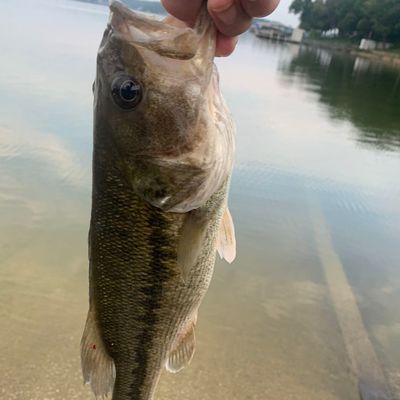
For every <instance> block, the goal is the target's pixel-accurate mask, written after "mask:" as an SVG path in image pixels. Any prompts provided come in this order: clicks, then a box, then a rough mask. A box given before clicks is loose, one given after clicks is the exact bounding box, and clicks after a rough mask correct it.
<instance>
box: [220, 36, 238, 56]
mask: <svg viewBox="0 0 400 400" xmlns="http://www.w3.org/2000/svg"><path fill="white" fill-rule="evenodd" d="M237 42H238V37H237V36H234V37H232V36H225V35H223V34H222V33H219V34H218V35H217V43H216V52H215V55H216V56H217V57H227V56H229V55H231V54H232V53H233V50H235V47H236V44H237Z"/></svg>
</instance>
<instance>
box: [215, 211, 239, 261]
mask: <svg viewBox="0 0 400 400" xmlns="http://www.w3.org/2000/svg"><path fill="white" fill-rule="evenodd" d="M217 251H218V254H219V256H220V257H221V258H225V260H226V261H228V263H232V262H233V260H234V259H235V258H236V238H235V227H234V225H233V220H232V216H231V213H230V212H229V209H228V207H226V209H225V212H224V215H223V217H222V221H221V225H220V228H219V232H218V236H217Z"/></svg>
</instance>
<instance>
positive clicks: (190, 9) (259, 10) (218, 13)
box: [161, 0, 280, 56]
mask: <svg viewBox="0 0 400 400" xmlns="http://www.w3.org/2000/svg"><path fill="white" fill-rule="evenodd" d="M203 1H204V0H161V2H162V4H163V6H164V7H165V9H166V10H167V11H168V12H169V13H170V14H172V15H173V16H174V17H176V18H178V19H180V20H182V21H185V22H186V23H188V24H189V25H193V24H194V22H195V20H196V17H197V14H198V13H199V11H200V7H201V4H202V3H203ZM279 1H280V0H208V2H207V7H208V11H209V13H210V15H211V17H212V19H213V20H214V23H215V25H216V27H217V29H218V36H217V48H216V55H217V56H228V55H230V54H231V53H232V52H233V50H234V49H235V46H236V43H237V39H238V35H240V34H241V33H243V32H245V31H246V30H247V29H248V28H249V27H250V25H251V20H252V18H253V17H265V16H267V15H269V14H271V13H272V11H274V10H275V8H276V7H277V5H278V4H279Z"/></svg>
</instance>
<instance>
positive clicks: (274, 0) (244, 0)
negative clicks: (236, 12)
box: [240, 0, 279, 17]
mask: <svg viewBox="0 0 400 400" xmlns="http://www.w3.org/2000/svg"><path fill="white" fill-rule="evenodd" d="M240 2H241V4H242V7H243V10H244V11H245V12H246V13H247V15H250V17H265V16H267V15H269V14H271V13H272V12H273V11H274V10H275V8H276V7H277V6H278V4H279V0H241V1H240Z"/></svg>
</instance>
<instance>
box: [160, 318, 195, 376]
mask: <svg viewBox="0 0 400 400" xmlns="http://www.w3.org/2000/svg"><path fill="white" fill-rule="evenodd" d="M195 319H196V317H195V318H194V319H193V320H191V321H189V322H188V323H187V325H185V326H184V327H183V329H182V331H181V332H180V334H179V335H178V338H177V340H176V342H175V344H174V346H173V348H172V350H171V351H170V353H169V357H168V360H167V364H166V369H167V371H169V372H173V373H176V372H179V371H180V370H181V369H183V368H185V367H186V366H188V365H189V363H190V361H191V360H192V358H193V354H194V350H195V346H196V338H195V335H194V326H195Z"/></svg>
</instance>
